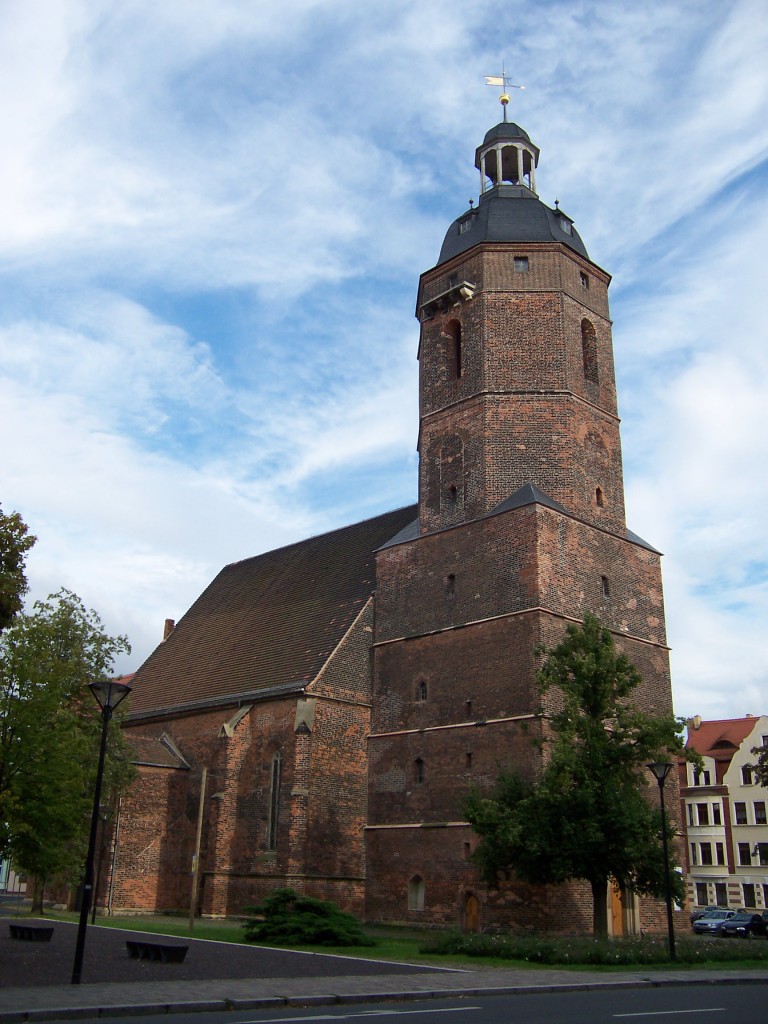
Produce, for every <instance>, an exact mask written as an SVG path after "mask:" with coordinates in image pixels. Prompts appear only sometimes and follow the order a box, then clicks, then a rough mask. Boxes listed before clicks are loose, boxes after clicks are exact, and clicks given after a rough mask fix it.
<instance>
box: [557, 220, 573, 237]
mask: <svg viewBox="0 0 768 1024" xmlns="http://www.w3.org/2000/svg"><path fill="white" fill-rule="evenodd" d="M560 230H561V231H564V232H565V234H566V235H572V234H573V226H572V225H571V222H570V221H569V220H566V218H565V217H562V216H561V217H560Z"/></svg>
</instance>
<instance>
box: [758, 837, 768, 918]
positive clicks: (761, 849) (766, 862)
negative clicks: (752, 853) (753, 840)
mask: <svg viewBox="0 0 768 1024" xmlns="http://www.w3.org/2000/svg"><path fill="white" fill-rule="evenodd" d="M757 859H758V862H759V864H760V867H761V868H764V867H768V843H758V844H757ZM766 907H768V903H766Z"/></svg>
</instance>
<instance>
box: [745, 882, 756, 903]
mask: <svg viewBox="0 0 768 1024" xmlns="http://www.w3.org/2000/svg"><path fill="white" fill-rule="evenodd" d="M741 890H742V892H743V894H744V906H745V907H756V906H757V900H756V899H755V886H754V883H753V882H743V883H742V886H741Z"/></svg>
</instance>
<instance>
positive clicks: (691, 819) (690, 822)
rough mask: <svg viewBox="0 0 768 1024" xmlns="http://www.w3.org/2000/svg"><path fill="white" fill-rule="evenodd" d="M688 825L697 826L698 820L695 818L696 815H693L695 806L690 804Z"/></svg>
mask: <svg viewBox="0 0 768 1024" xmlns="http://www.w3.org/2000/svg"><path fill="white" fill-rule="evenodd" d="M688 824H689V825H695V824H696V819H695V818H694V814H693V804H688Z"/></svg>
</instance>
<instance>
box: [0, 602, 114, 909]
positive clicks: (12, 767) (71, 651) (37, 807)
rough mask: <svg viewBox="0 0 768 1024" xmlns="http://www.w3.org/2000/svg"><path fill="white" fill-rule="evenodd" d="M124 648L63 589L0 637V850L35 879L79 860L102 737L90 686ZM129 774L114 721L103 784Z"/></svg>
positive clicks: (66, 871) (69, 871)
mask: <svg viewBox="0 0 768 1024" xmlns="http://www.w3.org/2000/svg"><path fill="white" fill-rule="evenodd" d="M129 650H130V648H129V646H128V642H127V640H126V639H125V637H111V636H109V635H107V633H105V631H104V629H103V626H102V623H101V620H100V619H99V617H98V615H97V614H96V612H94V611H87V610H86V609H85V607H84V606H83V604H82V602H81V601H80V599H79V598H78V597H77V596H76V595H75V594H73V593H71V592H70V591H67V590H62V591H60V592H59V593H58V594H55V595H52V596H51V597H49V599H48V600H47V601H38V602H36V604H35V605H34V607H33V610H32V612H31V613H29V614H23V613H22V614H19V615H17V617H16V619H15V621H14V623H13V625H12V626H10V627H9V628H8V629H6V630H5V632H4V633H2V635H0V854H2V853H8V854H10V856H11V857H12V859H13V861H14V863H15V864H16V866H17V867H19V868H21V869H23V870H25V871H28V872H30V873H31V874H33V875H34V876H35V879H36V881H38V882H41V883H42V882H43V881H44V880H45V879H46V878H53V877H65V878H67V879H70V880H71V879H72V878H73V877H75V873H76V871H78V870H79V869H80V868H81V867H82V863H83V859H84V856H85V845H86V842H87V837H88V824H89V812H90V808H91V804H92V800H93V784H94V776H95V770H96V765H97V754H98V746H99V741H100V736H101V716H100V714H99V709H98V706H97V705H96V703H95V701H94V699H93V696H92V694H91V693H90V691H89V690H88V683H90V682H93V681H94V680H98V679H104V678H105V677H108V676H109V675H110V674H111V671H112V664H113V661H114V658H115V657H116V655H117V654H119V653H120V652H122V651H126V652H127V651H129ZM130 771H131V769H130V768H129V758H128V757H127V756H126V747H125V745H124V742H123V740H122V738H121V736H120V734H119V730H118V729H117V728H114V729H113V731H112V734H111V737H110V745H109V756H108V762H107V768H106V774H105V786H106V787H107V791H108V787H109V786H114V785H118V784H120V783H123V782H125V781H126V780H127V778H128V776H129V774H130ZM36 895H37V894H36Z"/></svg>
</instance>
